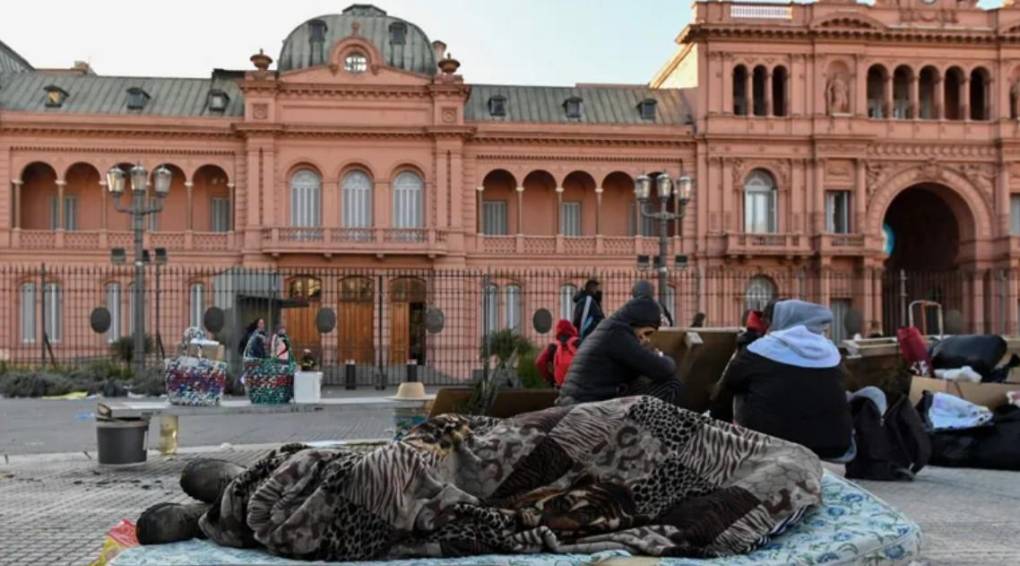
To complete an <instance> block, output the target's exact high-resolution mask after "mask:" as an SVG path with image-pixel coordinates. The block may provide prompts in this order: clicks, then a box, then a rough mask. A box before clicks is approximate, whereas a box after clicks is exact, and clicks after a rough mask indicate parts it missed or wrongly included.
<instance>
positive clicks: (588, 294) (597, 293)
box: [571, 279, 606, 341]
mask: <svg viewBox="0 0 1020 566" xmlns="http://www.w3.org/2000/svg"><path fill="white" fill-rule="evenodd" d="M605 318H606V315H605V314H604V313H603V312H602V287H601V286H600V285H599V282H598V281H596V280H594V279H589V280H588V281H586V282H585V284H584V289H581V290H580V291H578V292H577V294H576V295H574V316H573V320H571V323H573V325H574V328H576V329H577V332H578V334H579V335H580V339H581V341H584V339H585V338H587V337H588V335H590V334H591V333H592V332H593V331H594V330H595V328H596V327H598V325H599V323H600V322H602V321H603V320H604V319H605Z"/></svg>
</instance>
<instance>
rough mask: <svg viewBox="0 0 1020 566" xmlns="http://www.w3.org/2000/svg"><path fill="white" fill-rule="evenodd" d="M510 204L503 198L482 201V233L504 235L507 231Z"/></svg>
mask: <svg viewBox="0 0 1020 566" xmlns="http://www.w3.org/2000/svg"><path fill="white" fill-rule="evenodd" d="M509 210H510V206H509V204H508V203H507V201H505V200H483V201H482V234H484V235H486V236H506V235H508V234H509V233H510V232H509V228H510V227H509V224H510V222H509V216H510V213H509Z"/></svg>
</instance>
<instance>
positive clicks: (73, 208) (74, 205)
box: [50, 195, 78, 231]
mask: <svg viewBox="0 0 1020 566" xmlns="http://www.w3.org/2000/svg"><path fill="white" fill-rule="evenodd" d="M57 199H58V197H57V196H52V197H50V230H57V229H58V228H61V226H60V211H59V210H58V209H57ZM63 206H64V225H63V226H62V228H63V229H64V230H67V231H71V230H77V229H78V197H77V196H76V195H64V204H63Z"/></svg>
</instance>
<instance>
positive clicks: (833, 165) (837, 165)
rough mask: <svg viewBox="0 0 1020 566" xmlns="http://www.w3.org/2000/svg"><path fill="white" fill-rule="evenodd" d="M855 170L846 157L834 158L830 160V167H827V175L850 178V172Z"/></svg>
mask: <svg viewBox="0 0 1020 566" xmlns="http://www.w3.org/2000/svg"><path fill="white" fill-rule="evenodd" d="M851 171H853V166H852V165H851V163H850V162H849V161H847V160H845V159H833V160H832V161H830V162H829V165H828V167H826V169H825V175H826V176H827V177H833V178H839V179H848V178H850V172H851Z"/></svg>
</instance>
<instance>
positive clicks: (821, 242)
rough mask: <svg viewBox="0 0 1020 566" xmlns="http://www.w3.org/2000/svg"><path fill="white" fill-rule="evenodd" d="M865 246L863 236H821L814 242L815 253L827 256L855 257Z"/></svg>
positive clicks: (865, 242)
mask: <svg viewBox="0 0 1020 566" xmlns="http://www.w3.org/2000/svg"><path fill="white" fill-rule="evenodd" d="M866 245H867V241H866V239H865V237H864V234H822V235H820V236H817V237H816V240H815V249H816V251H817V252H818V253H821V254H828V255H841V254H842V255H857V254H860V253H861V252H863V251H864V248H865V246H866Z"/></svg>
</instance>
